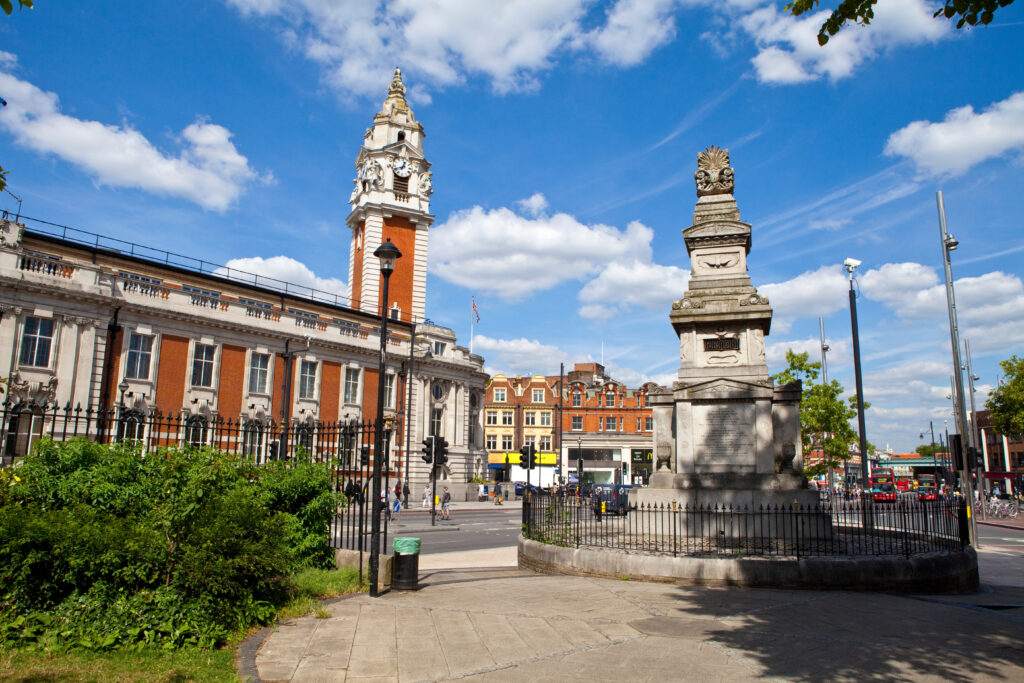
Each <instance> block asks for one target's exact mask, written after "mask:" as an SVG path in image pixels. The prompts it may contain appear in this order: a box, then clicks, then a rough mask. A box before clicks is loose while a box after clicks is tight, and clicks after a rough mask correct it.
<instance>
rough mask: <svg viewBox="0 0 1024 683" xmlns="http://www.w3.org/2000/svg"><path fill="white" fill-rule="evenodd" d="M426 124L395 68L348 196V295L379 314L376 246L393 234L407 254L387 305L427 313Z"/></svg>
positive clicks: (429, 181) (395, 310)
mask: <svg viewBox="0 0 1024 683" xmlns="http://www.w3.org/2000/svg"><path fill="white" fill-rule="evenodd" d="M423 137H424V133H423V126H422V125H421V124H420V122H419V121H417V120H416V117H415V116H414V115H413V112H412V109H410V108H409V103H408V102H407V101H406V99H405V84H404V83H403V82H402V72H401V70H400V69H395V73H394V76H393V77H392V79H391V85H390V86H389V87H388V95H387V98H386V99H385V100H384V104H383V105H382V106H381V109H380V111H379V112H377V114H376V116H374V117H373V126H372V127H370V128H367V129H366V135H364V136H363V145H362V147H360V149H359V153H358V155H356V161H355V167H356V177H355V180H354V184H355V187H354V188H353V189H352V194H351V196H350V197H349V204H351V205H352V211H351V213H350V214H349V216H348V221H347V222H348V226H349V228H350V229H351V231H352V241H351V244H350V247H349V275H348V282H349V297H350V298H351V300H352V306H353V307H354V308H356V309H359V310H362V311H366V312H368V313H373V314H375V315H379V314H380V313H381V310H382V308H385V307H382V302H381V301H380V291H381V286H380V285H381V276H380V264H379V263H378V261H377V259H376V258H375V257H374V256H373V252H374V251H375V250H376V249H377V247H379V246H380V245H381V243H382V242H384V241H385V240H387V239H390V240H391V241H392V243H394V244H395V246H397V247H398V249H399V251H401V252H402V257H401V258H400V259H398V261H397V262H396V263H395V271H394V273H393V274H392V275H391V282H390V287H389V290H390V291H389V301H387V302H386V310H387V311H388V312H389V315H391V316H392V317H393V318H399V319H401V320H404V321H416V322H419V321H422V320H423V315H424V307H425V305H426V281H427V233H428V231H429V229H430V226H431V224H433V222H434V216H432V215H431V213H430V195H431V194H432V193H433V191H434V188H433V178H432V175H431V172H430V163H429V162H428V161H427V160H426V158H425V157H424V156H423Z"/></svg>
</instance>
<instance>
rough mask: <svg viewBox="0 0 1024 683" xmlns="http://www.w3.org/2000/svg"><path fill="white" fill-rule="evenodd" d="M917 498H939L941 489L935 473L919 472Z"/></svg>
mask: <svg viewBox="0 0 1024 683" xmlns="http://www.w3.org/2000/svg"><path fill="white" fill-rule="evenodd" d="M917 499H918V500H938V499H939V489H938V486H936V483H935V475H934V474H919V475H917Z"/></svg>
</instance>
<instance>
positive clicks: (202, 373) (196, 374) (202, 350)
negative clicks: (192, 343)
mask: <svg viewBox="0 0 1024 683" xmlns="http://www.w3.org/2000/svg"><path fill="white" fill-rule="evenodd" d="M216 353H217V347H216V346H214V345H212V344H196V349H195V352H194V353H193V355H192V386H194V387H212V386H213V357H214V355H215V354H216Z"/></svg>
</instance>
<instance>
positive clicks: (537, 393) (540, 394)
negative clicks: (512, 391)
mask: <svg viewBox="0 0 1024 683" xmlns="http://www.w3.org/2000/svg"><path fill="white" fill-rule="evenodd" d="M533 402H534V403H543V402H544V390H543V389H534V390H533Z"/></svg>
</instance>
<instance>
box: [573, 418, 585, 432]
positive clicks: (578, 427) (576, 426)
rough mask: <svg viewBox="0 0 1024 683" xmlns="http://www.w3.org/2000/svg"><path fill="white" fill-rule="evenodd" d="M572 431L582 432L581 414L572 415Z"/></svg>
mask: <svg viewBox="0 0 1024 683" xmlns="http://www.w3.org/2000/svg"><path fill="white" fill-rule="evenodd" d="M572 431H574V432H582V431H583V416H582V415H573V416H572Z"/></svg>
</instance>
